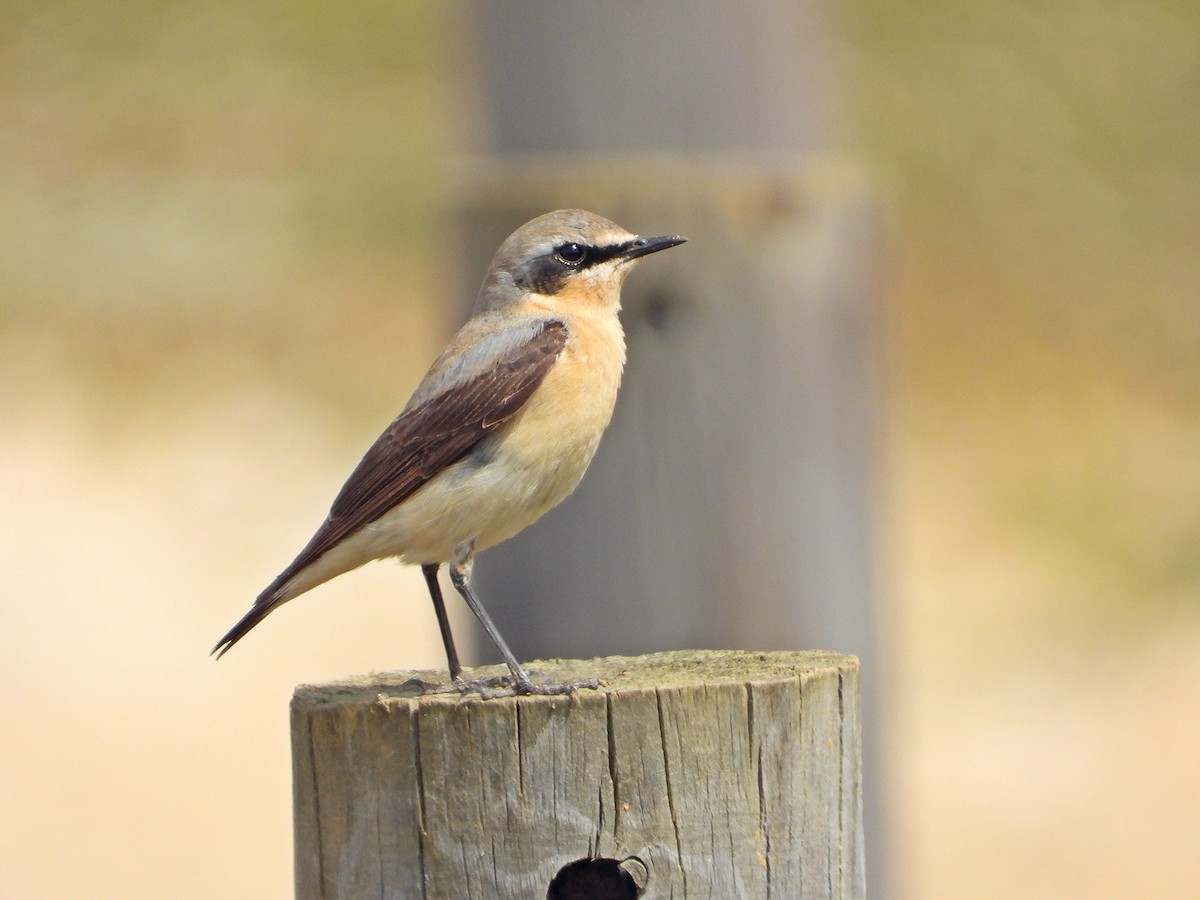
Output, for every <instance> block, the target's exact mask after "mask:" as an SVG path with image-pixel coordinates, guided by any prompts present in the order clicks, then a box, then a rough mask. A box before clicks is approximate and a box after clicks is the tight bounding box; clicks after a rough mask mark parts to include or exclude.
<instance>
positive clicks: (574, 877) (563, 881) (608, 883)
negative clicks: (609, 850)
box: [546, 857, 642, 900]
mask: <svg viewBox="0 0 1200 900" xmlns="http://www.w3.org/2000/svg"><path fill="white" fill-rule="evenodd" d="M631 858H633V857H631ZM624 862H626V860H618V859H608V858H606V857H600V858H598V859H577V860H575V862H571V863H567V864H566V865H565V866H563V867H562V868H561V869H559V870H558V874H557V875H555V876H554V879H553V880H552V881H551V882H550V890H549V891H547V892H546V900H637V898H638V897H640V896H641V895H642V889H641V888H640V887H639V886H638V883H637V882H636V881H635V880H634V878H633V876H632V875H631V874H630V873H629V872H628V871H626V870H625V869H624V868H622V864H623V863H624ZM637 862H638V863H639V864H641V860H638V861H637Z"/></svg>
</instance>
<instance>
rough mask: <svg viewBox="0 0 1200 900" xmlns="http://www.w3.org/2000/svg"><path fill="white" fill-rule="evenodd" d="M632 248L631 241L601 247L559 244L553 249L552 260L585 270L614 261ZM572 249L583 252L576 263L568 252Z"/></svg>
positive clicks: (571, 243)
mask: <svg viewBox="0 0 1200 900" xmlns="http://www.w3.org/2000/svg"><path fill="white" fill-rule="evenodd" d="M632 247H633V241H622V242H621V243H619V244H606V245H605V246H603V247H594V246H589V245H587V244H576V243H574V242H569V243H565V244H559V245H558V246H557V247H555V248H554V253H553V255H554V258H555V259H557V260H558V261H559V262H562V263H565V264H567V265H571V266H573V267H578V268H580V269H587V268H590V267H591V266H595V265H599V264H600V263H602V262H608V260H610V259H614V258H615V257H618V256H622V255H624V254H626V253H628V252H629V250H630V249H631V248H632ZM574 249H578V250H581V251H582V252H583V255H582V257H580V259H579V260H578V261H575V254H573V253H571V252H570V251H571V250H574Z"/></svg>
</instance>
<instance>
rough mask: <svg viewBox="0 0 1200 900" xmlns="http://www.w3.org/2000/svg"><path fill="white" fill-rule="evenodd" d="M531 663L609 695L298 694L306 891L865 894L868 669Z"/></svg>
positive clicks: (388, 688)
mask: <svg viewBox="0 0 1200 900" xmlns="http://www.w3.org/2000/svg"><path fill="white" fill-rule="evenodd" d="M532 665H533V668H534V669H536V670H538V671H540V672H541V673H542V674H543V675H544V676H545V677H547V678H581V677H595V678H599V679H600V681H601V683H602V687H601V689H600V690H598V691H580V692H579V693H578V694H576V695H574V696H571V697H518V698H505V699H493V700H486V701H483V700H479V699H477V698H475V697H468V698H465V699H461V698H459V697H458V696H457V695H431V696H418V694H419V690H418V689H417V688H415V687H414V686H413V684H414V682H413V681H412V679H413V678H415V677H419V676H420V677H425V678H429V677H432V676H431V674H430V673H413V672H409V673H402V674H389V675H374V676H371V677H368V678H364V679H361V680H357V681H347V682H336V683H331V684H323V685H302V686H301V687H299V688H297V690H296V695H295V698H294V700H293V702H292V748H293V749H292V752H293V766H294V778H295V784H294V794H295V817H296V823H295V824H296V895H297V897H299V898H302V900H303V898H315V897H331V898H333V897H359V896H371V897H398V898H455V900H462V898H479V900H494V898H497V900H503V898H514V900H515V898H519V900H531V898H542V897H547V896H549V897H571V896H581V897H583V896H586V897H593V898H596V897H613V898H620V897H631V898H632V897H638V896H641V897H645V898H667V897H685V896H686V897H688V898H719V900H727V898H732V897H737V898H739V900H755V898H766V897H787V898H815V897H822V898H824V897H850V898H855V897H862V896H864V875H863V852H862V847H863V843H862V794H861V786H860V777H861V774H860V773H861V763H860V760H861V737H860V724H859V706H858V662H857V660H856V659H854V658H853V657H848V656H841V655H837V654H833V653H823V652H772V653H748V652H729V651H701V652H696V651H682V652H673V653H659V654H652V655H648V656H641V657H608V658H605V659H598V660H591V661H586V662H584V661H563V660H555V661H549V662H540V663H534V664H532ZM443 677H444V676H443ZM572 864H574V865H572ZM556 879H557V880H556ZM573 879H590V881H588V884H589V885H590V888H589V889H588V891H587V892H584V893H571V890H570V888H569V887H567V883H568V882H569V881H572V880H573ZM552 883H553V884H554V889H553V891H551V885H552ZM602 884H603V885H609V886H610V888H611V889H610V890H609V892H608V893H604V892H602V889H601V888H600V887H599V885H602Z"/></svg>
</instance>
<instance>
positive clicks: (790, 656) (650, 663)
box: [292, 650, 858, 709]
mask: <svg viewBox="0 0 1200 900" xmlns="http://www.w3.org/2000/svg"><path fill="white" fill-rule="evenodd" d="M528 669H529V670H530V671H531V672H534V673H537V674H535V675H534V680H535V681H539V680H543V679H544V680H551V681H559V680H578V679H588V678H595V679H598V680H599V681H600V687H599V689H595V690H593V689H583V690H580V691H579V692H578V695H577V696H579V697H581V698H582V697H587V696H589V695H591V696H598V695H602V694H609V693H618V692H622V691H643V690H654V689H658V688H668V689H669V688H684V687H699V686H701V685H720V684H734V683H746V682H772V681H789V680H793V679H797V678H806V677H812V676H814V675H817V674H819V673H826V674H828V673H830V672H831V671H838V672H845V671H856V670H857V669H858V659H857V658H856V657H854V656H848V655H845V654H842V653H833V652H831V651H827V650H772V651H762V652H756V651H748V650H673V651H669V652H662V653H648V654H644V655H642V656H606V657H600V658H597V659H588V660H572V659H549V660H536V661H533V662H530V663H529V664H528ZM504 672H505V669H504V667H503V666H481V667H479V668H476V669H473V670H471V671H470V672H469V677H472V678H480V677H488V676H491V675H500V674H504ZM446 680H447V678H446V673H445V670H440V671H439V670H430V669H419V670H409V671H399V672H373V673H371V674H369V675H363V676H360V677H357V678H350V679H345V680H340V681H328V682H324V683H322V684H301V685H298V686H297V687H296V691H295V695H294V696H293V699H292V703H293V705H294V706H296V707H299V708H305V709H316V708H322V707H326V708H327V707H334V706H343V705H355V704H374V703H377V702H378V701H379V699H380V697H381V696H382V697H385V698H387V699H388V700H395V701H402V700H412V701H417V702H419V703H420V704H422V705H424V704H427V703H463V702H480V698H479V695H478V694H467V695H465V696H463V695H460V694H459V693H457V692H449V693H426V692H425V691H424V689H423V688H422V686H421V682H427V683H443V682H445V681H446ZM506 699H508V700H509V701H510V702H511V700H512V699H517V700H529V701H550V702H554V701H557V702H561V701H562V700H563V699H565V698H563V697H562V696H559V697H541V696H534V697H525V698H506ZM487 702H492V701H487Z"/></svg>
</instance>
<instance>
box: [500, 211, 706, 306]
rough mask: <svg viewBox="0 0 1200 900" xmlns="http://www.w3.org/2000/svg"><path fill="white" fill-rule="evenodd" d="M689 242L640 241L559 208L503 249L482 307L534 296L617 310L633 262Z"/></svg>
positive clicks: (523, 230) (591, 215) (662, 238)
mask: <svg viewBox="0 0 1200 900" xmlns="http://www.w3.org/2000/svg"><path fill="white" fill-rule="evenodd" d="M685 240H686V238H682V237H679V236H678V235H670V236H666V235H664V236H660V237H639V236H638V235H636V234H630V233H629V232H628V231H626V230H625V229H624V228H621V227H620V226H619V225H617V224H616V223H615V222H610V221H609V220H608V219H605V218H603V217H601V216H598V215H596V214H595V213H590V212H587V211H586V210H582V209H560V210H555V211H554V212H550V213H546V214H545V215H541V216H538V217H537V218H536V219H533V220H532V221H529V222H526V223H525V224H524V225H522V226H521V227H520V228H518V229H517V230H516V231H514V232H513V233H512V234H511V235H509V236H508V239H507V240H505V241H504V243H503V244H501V245H500V249H499V250H497V251H496V255H495V257H494V258H493V259H492V264H491V267H490V268H489V269H488V274H487V277H486V278H485V279H484V283H483V291H482V292H481V296H480V302H481V306H495V305H498V304H501V303H504V302H506V301H509V302H511V301H519V300H520V299H522V298H524V297H526V296H528V295H531V294H532V295H538V296H541V297H552V298H555V299H556V300H557V301H566V302H569V303H572V304H576V305H579V306H599V307H601V308H611V309H616V308H618V307H619V306H620V302H621V285H622V283H623V282H624V281H625V276H626V275H628V274H629V271H630V269H632V268H633V264H634V262H636V261H637V260H638V259H641V258H642V257H643V256H646V255H648V254H650V253H656V252H658V251H659V250H666V249H667V248H668V247H674V246H676V245H678V244H682V243H683V242H684V241H685Z"/></svg>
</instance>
